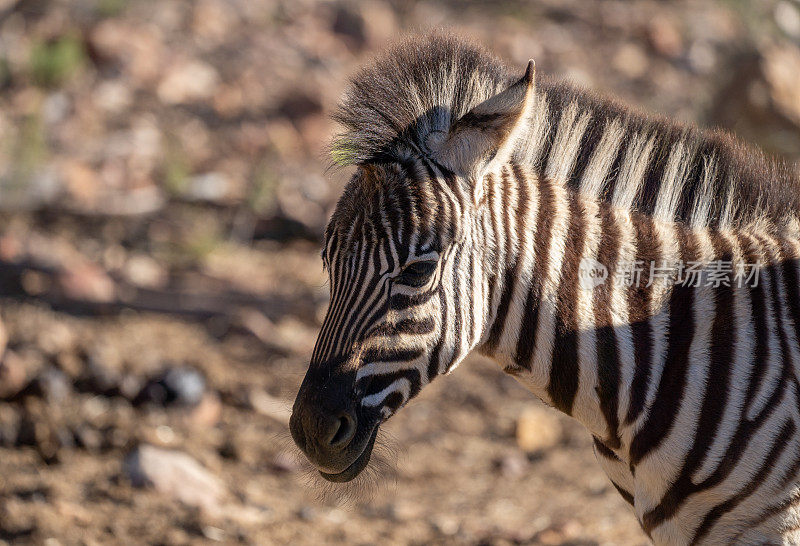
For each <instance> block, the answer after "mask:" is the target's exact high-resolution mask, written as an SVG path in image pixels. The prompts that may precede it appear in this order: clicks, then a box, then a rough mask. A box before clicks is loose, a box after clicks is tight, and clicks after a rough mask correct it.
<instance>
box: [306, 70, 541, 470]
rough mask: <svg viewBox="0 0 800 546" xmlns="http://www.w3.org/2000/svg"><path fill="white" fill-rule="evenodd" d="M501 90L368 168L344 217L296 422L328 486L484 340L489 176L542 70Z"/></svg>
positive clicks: (330, 242) (334, 229)
mask: <svg viewBox="0 0 800 546" xmlns="http://www.w3.org/2000/svg"><path fill="white" fill-rule="evenodd" d="M505 85H506V86H507V87H506V88H505V89H504V90H501V91H499V92H496V93H494V94H492V95H489V98H485V95H484V98H483V99H482V101H480V102H479V104H477V105H474V106H473V107H472V108H470V109H469V110H468V111H466V113H464V114H463V115H461V116H459V117H457V118H456V119H455V121H454V122H453V123H448V124H447V126H445V127H444V130H435V129H431V128H432V127H434V128H435V127H436V125H435V123H432V122H430V119H429V120H428V121H426V122H425V123H423V124H422V126H425V127H427V130H426V131H420V129H419V127H420V125H417V129H416V134H414V135H412V136H410V137H408V138H405V139H396V140H395V141H394V144H392V146H393V148H392V153H390V154H389V153H385V149H384V153H383V154H382V155H380V156H378V157H377V158H375V159H374V160H371V161H362V162H359V167H358V169H357V172H356V173H355V174H354V176H353V177H352V179H351V180H350V182H349V183H348V185H347V187H346V188H345V191H344V193H343V195H342V197H341V198H340V200H339V202H338V204H337V206H336V209H335V211H334V213H333V216H332V218H331V220H330V223H329V225H328V227H327V230H326V237H325V247H324V250H323V253H322V256H323V261H324V264H325V267H326V268H327V271H328V274H329V280H330V293H331V299H330V305H329V308H328V311H327V315H326V317H325V320H324V322H323V325H322V330H321V331H320V334H319V338H318V340H317V343H316V346H315V349H314V352H313V354H312V357H311V363H310V366H309V369H308V372H307V373H306V376H305V378H304V380H303V383H302V385H301V387H300V391H299V393H298V395H297V399H296V401H295V404H294V408H293V413H292V418H291V421H290V429H291V433H292V436H293V438H294V440H295V442H296V443H297V445H298V447H300V449H301V450H302V451H303V452H304V453H305V455H306V456H307V458H308V459H309V460H310V461H311V462H312V464H314V466H315V467H316V468H317V469H318V470H319V471H320V473H321V474H322V476H323V477H324V478H325V479H327V480H329V481H334V482H345V481H349V480H351V479H353V478H354V477H355V476H357V475H358V474H359V473H360V472H361V471H362V470H363V469H364V468H365V467H366V465H367V463H368V462H369V458H370V454H371V451H372V447H373V445H374V442H375V438H376V434H377V432H378V427H379V426H380V424H381V423H382V422H383V421H385V420H386V419H388V418H389V417H390V416H391V415H393V414H394V413H395V412H397V411H398V410H399V409H400V408H401V407H402V406H403V405H404V404H406V403H407V402H408V401H409V399H410V398H412V397H413V396H415V395H416V394H417V393H419V391H420V389H421V388H422V387H424V386H425V385H426V384H428V383H430V382H431V381H432V380H433V379H434V378H435V377H437V376H438V375H442V374H446V373H449V372H450V371H451V370H453V369H454V368H455V367H456V366H457V365H458V364H459V362H461V360H463V358H464V357H465V356H466V355H467V354H468V353H469V352H470V351H471V350H472V349H473V348H474V347H476V346H478V345H479V344H480V343H481V340H482V338H483V337H484V335H485V332H486V330H487V324H486V321H487V317H488V316H489V314H490V313H489V312H488V308H489V306H490V304H489V302H490V299H491V297H490V294H489V292H490V286H491V284H492V276H493V275H494V274H496V272H493V271H491V270H490V268H488V267H487V264H488V263H490V260H489V259H488V257H487V255H488V254H490V253H491V251H492V250H491V249H492V246H493V244H494V242H493V240H492V239H493V235H492V232H491V229H487V224H490V223H491V220H490V219H489V214H488V213H487V212H486V211H485V210H484V209H485V207H482V204H483V202H484V191H485V190H484V187H483V186H484V184H485V182H484V178H485V177H486V174H487V173H488V172H489V170H490V169H491V168H492V165H496V164H497V162H498V161H500V162H503V161H505V160H507V159H508V156H509V154H510V150H511V148H512V144H513V140H514V139H515V138H516V137H515V136H514V135H515V134H516V132H515V127H516V126H517V125H519V123H520V119H521V118H523V117H524V116H525V115H526V112H527V111H528V109H529V105H530V103H531V101H532V96H533V63H532V62H531V63H530V64H529V66H528V70H527V72H526V74H525V76H524V77H523V78H522V79H521V80H519V81H517V82H516V83H512V84H510V85H509V84H508V83H506V84H505ZM431 115H432V116H434V117H435V116H441V115H442V111H441V109H434V110H433V111H432V114H431ZM454 117H455V116H454Z"/></svg>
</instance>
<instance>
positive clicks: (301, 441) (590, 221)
mask: <svg viewBox="0 0 800 546" xmlns="http://www.w3.org/2000/svg"><path fill="white" fill-rule="evenodd" d="M334 118H335V119H336V120H337V121H338V122H339V123H340V124H341V126H342V127H343V131H342V132H341V133H340V134H339V135H338V136H337V137H335V139H334V143H333V145H332V150H331V153H332V157H333V160H334V161H335V162H336V163H338V164H340V165H349V166H355V173H354V174H353V176H352V178H351V180H350V181H349V183H348V184H347V186H346V187H345V189H344V191H343V194H342V195H341V197H340V199H339V201H338V203H337V205H336V207H335V210H334V212H333V215H332V217H331V219H330V223H329V224H328V226H327V229H326V231H325V243H324V249H323V251H322V259H323V264H324V267H325V268H326V270H327V273H328V275H329V281H330V291H331V298H330V303H329V308H328V310H327V314H326V316H325V318H324V321H323V324H322V328H321V331H320V333H319V337H318V340H317V343H316V345H315V348H314V350H313V353H312V356H311V360H310V365H309V368H308V371H307V373H306V375H305V377H304V379H303V382H302V384H301V386H300V389H299V392H298V394H297V398H296V400H295V403H294V407H293V411H292V416H291V419H290V430H291V434H292V437H293V439H294V441H295V443H296V444H297V446H298V447H299V448H300V449H301V451H302V452H303V453H304V454H305V456H306V457H307V458H308V460H309V461H310V462H311V463H312V464H313V465H314V466H315V467H316V468H317V469H318V470H319V472H320V474H321V475H322V476H323V477H324V478H325V479H327V480H329V481H332V482H346V481H349V480H352V479H353V478H355V477H356V476H357V475H358V474H359V473H360V472H361V471H362V470H364V468H365V467H366V466H367V465H368V463H369V459H370V454H371V452H372V449H373V445H374V444H375V439H376V435H377V431H378V428H379V426H380V425H381V424H382V423H383V422H384V421H386V420H387V419H389V418H390V417H391V416H392V415H393V414H394V413H396V412H397V411H398V410H399V409H400V408H401V407H402V406H404V405H405V404H406V403H408V401H409V400H410V399H411V398H413V397H414V396H416V395H417V394H418V393H419V392H420V390H421V389H422V388H424V387H425V385H427V384H428V383H430V382H431V381H432V380H433V379H434V378H436V377H438V376H440V375H445V374H448V373H450V372H451V371H453V370H454V369H455V368H456V367H457V366H458V364H459V363H460V362H461V361H463V359H464V357H465V356H466V355H467V354H468V353H470V352H471V351H473V350H475V351H477V352H479V353H482V354H484V355H486V356H488V357H490V358H492V359H494V360H495V361H496V362H497V363H498V364H499V365H500V366H501V367H502V369H503V370H504V371H505V372H506V373H508V374H511V375H512V376H513V377H514V378H515V379H517V380H518V381H519V382H520V383H522V384H523V385H524V386H525V387H527V388H528V389H529V390H530V391H531V392H532V393H533V394H534V395H535V396H537V397H539V398H540V399H541V400H542V401H543V402H545V403H546V404H548V405H550V406H553V407H555V408H557V409H558V410H560V411H561V412H563V413H565V414H567V415H570V416H572V417H573V418H575V419H577V420H578V421H579V422H581V423H582V424H583V425H584V427H585V428H586V429H587V430H588V432H589V434H591V436H592V437H593V443H594V451H595V454H596V457H597V460H598V461H599V463H600V465H601V466H602V468H603V470H604V471H605V473H606V474H607V475H608V477H609V479H610V480H611V483H612V484H613V485H614V487H615V488H616V489H617V490H618V491H619V493H620V494H621V495H622V497H623V498H624V499H625V500H626V501H627V502H628V503H629V504H630V505H632V507H633V512H634V514H635V516H636V518H637V519H638V521H639V523H640V525H641V527H642V529H643V530H644V532H645V533H646V534H647V535H648V537H649V538H650V539H651V540H652V541H653V542H654V543H657V544H689V543H713V544H728V543H744V544H756V543H758V544H762V543H781V542H783V543H800V429H799V428H798V427H799V426H800V385H799V384H798V377H799V376H800V368H799V366H800V181H798V178H797V176H796V175H795V174H794V173H793V172H792V171H791V170H790V169H789V168H788V167H787V166H786V165H784V164H783V163H780V162H778V161H776V160H773V159H769V158H767V157H766V156H765V155H764V154H763V153H761V152H759V151H756V150H753V149H751V148H749V147H747V146H746V145H744V144H742V143H741V142H739V141H738V140H736V139H735V138H734V137H732V136H730V135H728V134H726V133H724V132H721V131H709V130H701V129H698V128H695V127H693V126H688V125H682V124H679V123H676V122H674V121H673V120H669V119H666V118H659V117H655V116H652V115H647V114H643V113H640V112H638V111H635V110H633V109H631V108H628V107H625V106H623V105H620V104H618V103H616V102H614V101H613V100H609V99H606V98H602V97H599V96H596V95H594V94H591V93H590V92H587V91H585V90H581V89H578V88H576V87H573V86H572V85H570V84H566V83H563V82H560V81H557V80H548V79H546V78H537V77H536V75H535V66H534V63H533V61H531V62H530V63H529V64H528V66H527V69H526V71H525V74H524V75H523V76H522V78H518V76H514V75H513V73H512V71H511V69H509V68H508V67H507V66H506V65H505V64H504V63H503V62H502V61H501V60H499V59H498V58H496V57H495V56H494V55H493V54H491V53H490V52H488V51H487V50H485V49H484V48H483V47H482V46H480V45H478V44H476V43H473V42H472V41H469V40H466V39H463V38H460V37H457V36H453V35H450V34H448V33H445V32H434V33H432V34H427V35H423V36H416V37H409V38H407V39H405V40H403V41H401V42H399V43H398V44H396V45H395V46H393V47H391V48H389V49H388V50H387V51H386V52H384V53H383V54H380V55H378V57H377V58H376V59H375V60H374V61H373V62H372V63H371V64H370V65H368V66H367V67H365V68H363V69H362V70H361V71H360V72H358V73H357V74H356V75H355V76H353V78H352V80H351V82H350V87H349V90H348V91H347V92H346V94H345V96H344V98H343V100H342V102H341V104H340V106H339V108H338V110H337V111H336V113H335V114H334ZM630 264H640V265H641V267H639V269H638V271H636V277H637V279H638V281H639V282H636V283H633V282H630V281H631V278H630V277H631V275H630V273H631V272H632V271H633V270H634V269H636V266H635V265H634V267H631V266H630ZM689 270H694V272H695V273H698V272H699V275H694V278H695V279H700V281H698V282H688V283H687V282H686V278H687V277H688V276H689V275H688V273H690V271H689ZM665 271H666V274H664V272H665ZM742 272H747V273H746V275H745V274H740V273H742ZM745 277H746V278H745ZM737 279H738V282H737ZM743 280H745V281H747V282H742V281H743Z"/></svg>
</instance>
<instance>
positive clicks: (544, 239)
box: [514, 177, 556, 370]
mask: <svg viewBox="0 0 800 546" xmlns="http://www.w3.org/2000/svg"><path fill="white" fill-rule="evenodd" d="M538 180H539V184H538V186H539V188H538V189H539V210H538V211H537V213H536V236H535V237H534V241H533V252H534V255H533V259H534V266H533V271H532V272H531V283H530V288H529V290H528V296H527V298H526V299H525V312H524V315H523V317H522V324H521V325H520V332H519V337H518V338H517V350H516V354H515V358H514V360H515V361H516V363H517V365H519V366H520V367H522V368H525V369H527V370H530V369H531V358H532V357H533V349H534V346H535V343H536V331H537V329H538V326H539V303H540V300H541V298H542V290H543V286H544V282H545V279H546V278H547V270H548V264H549V263H550V244H551V241H550V239H551V234H552V231H553V214H554V211H553V207H554V205H555V199H556V198H555V192H554V191H553V188H552V186H551V185H550V183H549V182H548V181H547V180H545V178H544V177H539V179H538Z"/></svg>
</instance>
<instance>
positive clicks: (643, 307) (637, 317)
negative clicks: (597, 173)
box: [625, 214, 663, 425]
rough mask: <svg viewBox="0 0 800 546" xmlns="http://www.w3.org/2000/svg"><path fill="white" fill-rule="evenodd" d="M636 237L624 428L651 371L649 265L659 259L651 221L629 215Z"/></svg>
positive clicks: (637, 411)
mask: <svg viewBox="0 0 800 546" xmlns="http://www.w3.org/2000/svg"><path fill="white" fill-rule="evenodd" d="M631 220H632V223H633V226H634V228H635V234H636V241H635V244H636V260H638V261H640V262H641V263H642V264H644V265H643V267H642V269H643V271H642V275H641V278H640V279H635V280H633V282H632V284H631V286H630V287H628V298H627V305H628V323H629V324H630V329H631V339H632V341H633V358H634V372H633V381H632V383H631V392H630V402H629V403H628V410H627V412H626V414H625V424H626V425H630V424H631V423H633V422H634V421H636V419H637V418H638V417H639V416H640V415H641V413H642V411H643V410H644V405H645V402H646V401H647V389H648V387H649V385H650V381H651V377H650V375H651V372H652V368H653V356H654V355H653V343H654V341H655V340H654V339H653V323H652V321H653V320H654V317H653V316H652V315H651V308H652V298H653V287H652V286H648V284H649V281H650V264H651V263H657V264H658V265H660V260H661V259H663V258H662V257H663V254H662V253H661V244H660V243H659V240H658V235H657V232H656V230H655V227H654V226H653V222H652V220H650V219H649V218H645V217H643V216H642V215H641V214H633V215H631Z"/></svg>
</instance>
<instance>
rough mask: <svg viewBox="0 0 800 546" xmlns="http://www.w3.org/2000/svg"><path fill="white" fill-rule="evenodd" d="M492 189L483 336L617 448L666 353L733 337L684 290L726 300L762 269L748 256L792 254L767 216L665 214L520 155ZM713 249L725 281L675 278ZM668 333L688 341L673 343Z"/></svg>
mask: <svg viewBox="0 0 800 546" xmlns="http://www.w3.org/2000/svg"><path fill="white" fill-rule="evenodd" d="M486 199H487V200H486V207H485V209H484V210H485V214H484V219H483V229H484V231H485V233H486V234H488V235H487V236H485V240H486V241H489V242H493V244H490V247H491V250H492V251H491V252H487V253H486V256H487V260H489V262H490V263H487V264H486V270H487V271H493V272H496V273H495V274H493V275H491V276H490V277H489V279H488V283H489V290H488V293H489V300H490V301H489V320H488V321H487V324H488V325H489V326H488V327H487V329H486V331H485V333H484V337H483V339H482V343H481V345H480V346H479V350H480V351H481V352H483V353H484V354H486V355H488V356H490V357H493V358H494V359H496V360H497V361H498V362H499V363H500V365H501V366H503V368H504V370H505V371H507V372H508V373H511V374H513V375H514V376H515V377H516V378H517V379H518V380H520V381H521V382H522V383H523V384H524V385H525V386H527V387H528V388H529V389H530V390H531V391H532V392H533V393H534V394H536V395H537V396H538V397H539V398H541V399H542V400H543V401H544V402H546V403H548V404H550V405H552V406H554V407H556V408H557V409H559V410H561V411H563V412H564V413H567V414H568V415H572V416H573V417H575V418H577V419H578V420H579V421H581V422H582V423H583V424H584V425H585V426H586V427H587V428H588V429H589V431H590V432H591V433H592V434H593V435H594V436H595V437H596V438H598V439H600V441H602V443H603V445H606V446H609V447H611V448H612V449H622V448H623V447H624V448H625V449H623V452H624V453H625V454H627V450H628V448H630V447H631V443H632V441H633V437H634V432H635V431H636V430H637V429H638V428H639V427H640V426H641V425H642V423H643V420H644V419H645V418H646V417H647V415H648V411H647V408H650V406H651V405H652V403H653V400H654V396H655V392H654V390H655V389H654V386H655V385H657V384H658V380H659V378H664V380H668V379H666V378H668V376H669V375H670V374H672V373H673V372H674V373H675V374H676V375H677V376H681V374H682V372H681V370H680V369H676V370H672V369H666V364H665V363H667V362H668V363H669V366H674V367H676V368H680V367H681V365H688V359H689V358H690V350H689V344H690V342H691V339H692V337H693V336H697V335H702V336H705V337H706V338H709V339H710V338H712V337H713V338H714V340H713V342H712V343H716V344H719V345H720V347H719V348H718V349H719V350H717V351H716V352H715V354H720V355H725V354H727V352H729V351H730V350H731V348H730V343H728V344H727V345H728V347H724V345H725V344H726V338H725V336H724V335H722V334H720V333H717V334H714V333H713V332H712V329H713V327H714V325H712V324H707V323H706V324H697V325H694V324H692V322H691V320H687V319H686V317H687V316H688V317H691V315H692V307H691V306H692V301H700V300H703V301H706V300H708V301H709V302H710V303H707V304H708V305H710V306H711V307H712V308H711V309H707V311H708V313H709V314H708V316H714V306H715V305H716V306H717V307H718V308H719V307H720V306H722V305H731V304H730V301H729V300H730V298H731V296H730V293H732V292H737V291H738V290H736V286H737V284H738V285H744V283H746V282H748V279H747V278H746V277H748V276H749V277H750V281H749V282H753V275H754V274H755V275H756V277H755V279H756V281H757V280H758V276H757V273H754V272H753V270H752V268H750V267H749V266H750V264H755V263H761V264H770V263H779V262H783V261H785V260H786V259H787V258H789V257H791V256H797V255H800V251H799V250H798V246H800V245H798V242H797V241H798V237H797V229H796V226H795V231H794V232H793V235H789V236H784V235H781V234H776V232H775V231H774V230H773V229H771V228H769V227H768V226H764V227H763V228H758V227H750V228H747V229H744V228H743V229H734V228H729V229H726V230H719V229H712V228H705V227H703V228H690V227H688V226H686V225H685V224H683V223H680V222H673V223H665V222H660V221H657V220H654V219H653V218H651V217H648V216H646V215H644V214H641V213H635V212H633V213H632V212H629V211H627V210H624V209H620V208H617V207H614V206H613V205H612V204H610V203H607V202H603V201H600V200H596V199H595V200H593V199H589V198H587V197H586V196H584V195H582V194H580V192H578V191H577V190H575V189H572V188H570V187H569V185H568V184H566V183H558V182H557V181H555V180H553V179H549V178H546V177H544V176H539V175H538V174H536V173H535V172H534V171H533V170H532V169H530V168H526V167H522V166H520V165H518V164H509V165H507V166H504V167H502V168H501V169H500V170H499V171H498V172H496V173H493V174H490V175H488V176H487V197H486ZM587 260H588V261H589V262H590V263H598V264H601V265H602V266H603V267H604V268H605V269H606V271H607V278H606V280H605V282H603V283H601V284H598V285H596V286H588V287H587V286H586V284H585V279H582V276H581V275H582V274H583V268H584V267H585V265H586V261H587ZM717 263H719V264H722V265H721V267H723V268H724V270H723V273H724V275H725V277H726V280H727V283H728V284H732V285H733V286H730V287H726V286H724V285H722V284H720V285H719V286H714V282H713V281H712V282H711V283H710V284H709V283H708V279H706V278H705V277H702V276H698V277H697V278H696V280H695V282H691V281H690V282H689V283H688V285H687V283H686V281H684V284H680V283H678V282H677V281H679V280H680V276H681V275H682V276H683V278H689V277H690V275H692V274H693V273H692V271H695V272H696V271H707V270H711V269H713V267H712V266H714V264H717ZM651 264H652V266H651ZM632 265H633V266H634V267H632ZM668 273H670V274H672V275H673V276H672V277H671V276H670V275H668ZM739 274H741V275H743V276H742V277H741V278H738V277H736V276H737V275H739ZM634 277H635V278H634ZM735 277H736V278H735ZM745 288H746V287H745ZM698 293H701V296H697V294H698ZM726 302H727V303H726ZM717 316H720V315H719V313H718V314H717ZM722 316H725V315H724V314H723V315H722ZM720 327H725V325H720ZM700 330H702V332H700ZM670 336H671V337H672V338H673V339H674V338H675V337H676V336H678V337H681V336H682V337H684V338H685V339H686V342H685V344H684V345H680V346H677V345H676V344H674V343H673V344H672V345H671V346H670V345H669V337H670ZM798 337H800V332H798ZM728 341H729V340H728ZM714 349H715V350H716V349H717V347H714ZM676 351H677V352H678V353H677V354H676V353H675V352H676ZM665 411H666V410H665ZM650 415H652V412H650ZM633 447H634V448H635V449H639V450H640V451H641V450H643V449H644V448H642V447H641V446H639V447H635V446H633ZM648 449H649V448H648ZM635 456H636V457H638V458H641V456H643V453H639V454H638V455H635Z"/></svg>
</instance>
